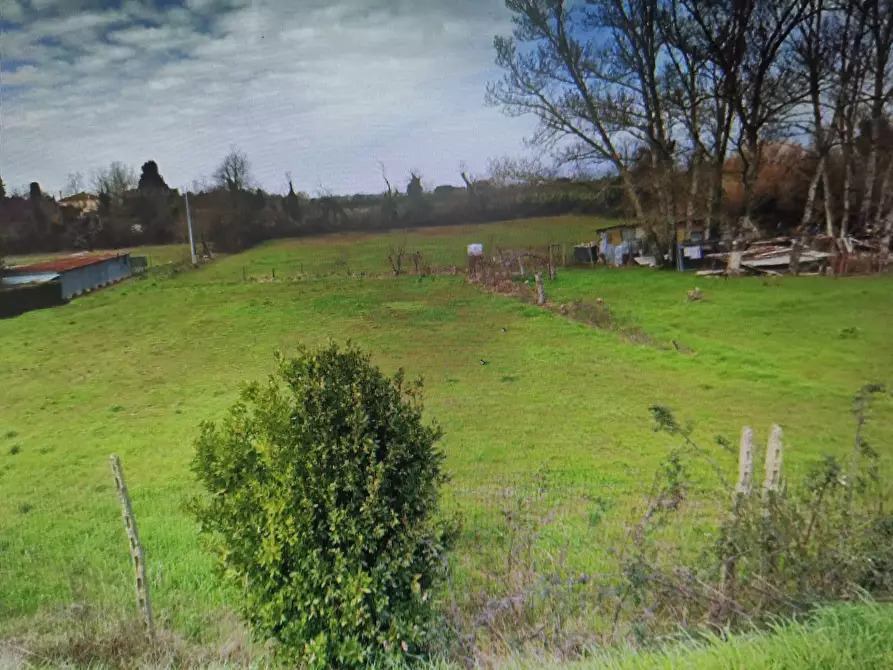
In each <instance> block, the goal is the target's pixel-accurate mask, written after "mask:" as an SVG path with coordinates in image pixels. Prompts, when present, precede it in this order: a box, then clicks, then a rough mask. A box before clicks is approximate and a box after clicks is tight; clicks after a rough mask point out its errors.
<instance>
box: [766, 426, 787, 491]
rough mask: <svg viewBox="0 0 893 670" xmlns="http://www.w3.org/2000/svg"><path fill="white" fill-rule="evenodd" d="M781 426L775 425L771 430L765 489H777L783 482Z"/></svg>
mask: <svg viewBox="0 0 893 670" xmlns="http://www.w3.org/2000/svg"><path fill="white" fill-rule="evenodd" d="M781 438H782V432H781V426H778V425H774V426H772V430H770V431H769V444H768V445H767V446H766V478H765V479H764V480H763V490H764V491H775V490H776V489H778V485H779V484H780V483H781V452H782V442H781Z"/></svg>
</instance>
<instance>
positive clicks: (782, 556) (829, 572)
mask: <svg viewBox="0 0 893 670" xmlns="http://www.w3.org/2000/svg"><path fill="white" fill-rule="evenodd" d="M883 393H885V390H884V387H883V386H881V385H877V384H869V385H866V386H864V387H863V388H862V389H861V390H860V391H859V393H858V394H856V396H855V398H854V402H853V411H854V414H855V417H856V425H857V429H856V438H855V443H854V445H853V447H852V450H851V454H850V457H849V459H848V462H847V460H845V459H841V458H839V457H837V456H834V455H826V456H824V457H823V458H822V459H821V460H819V461H818V462H817V463H815V464H814V465H813V466H812V468H811V469H810V470H809V472H808V473H807V474H806V476H805V477H804V478H803V479H802V481H800V482H796V483H792V484H787V483H782V485H781V486H780V487H778V488H777V489H769V490H763V491H759V490H758V491H754V493H753V494H751V495H744V494H740V493H738V494H735V495H734V496H733V497H732V501H731V503H730V505H729V509H728V512H727V513H726V514H725V515H724V517H725V518H724V520H723V521H722V522H721V523H720V525H719V528H718V532H717V534H716V539H715V542H714V543H713V545H712V546H711V547H710V549H709V551H708V552H707V553H706V555H705V556H704V560H703V562H702V563H700V564H693V565H692V567H691V568H683V569H680V568H679V567H678V566H665V565H661V564H660V562H659V561H653V562H652V563H651V564H650V565H649V566H648V572H649V573H650V576H649V578H648V579H647V580H642V584H632V586H631V587H630V588H631V589H635V590H640V591H646V590H649V589H648V588H646V586H645V585H647V586H648V587H649V588H650V586H651V585H652V584H655V583H656V584H659V585H660V587H661V588H660V589H659V591H661V590H662V591H663V603H662V605H661V606H662V607H664V608H666V609H667V610H669V611H676V610H677V609H678V607H679V606H680V603H681V602H683V601H687V600H688V599H689V598H693V594H694V596H696V598H697V600H699V601H700V603H707V604H708V607H707V608H706V609H705V611H704V613H705V614H707V615H709V619H710V622H711V623H712V624H714V625H719V626H725V625H727V624H729V623H739V624H740V623H741V622H742V621H744V620H753V621H758V620H765V619H767V618H772V617H775V616H778V615H791V614H797V613H801V612H804V611H808V610H809V609H810V608H812V607H814V606H816V605H818V604H821V603H823V602H828V601H833V600H849V599H856V598H858V597H860V595H861V594H863V593H868V594H870V595H872V596H875V597H888V596H889V595H890V594H893V514H891V513H890V512H889V511H888V510H889V505H888V499H889V496H890V488H889V485H887V484H886V483H885V482H884V481H883V478H882V477H881V474H880V473H881V468H880V464H879V455H878V453H877V452H876V451H875V450H874V449H873V448H872V447H871V446H870V445H869V444H868V443H867V441H866V440H865V437H864V435H863V428H864V426H865V424H866V421H867V416H868V411H869V409H870V402H871V400H872V398H873V397H874V396H877V395H880V394H883ZM651 410H652V414H653V416H654V419H655V424H656V429H657V430H660V431H664V432H667V433H670V434H673V435H677V436H681V437H682V438H683V440H684V441H685V443H686V444H687V445H688V446H690V447H692V448H693V449H694V450H695V451H696V452H697V453H698V454H699V455H701V456H705V455H706V452H705V451H703V450H700V449H699V448H698V447H697V445H696V444H694V442H693V441H692V439H691V430H690V428H688V427H683V426H681V425H680V424H679V422H678V421H677V419H676V418H675V416H674V415H673V413H672V412H671V411H670V410H668V409H667V408H665V407H661V406H655V407H652V408H651ZM724 442H727V441H724ZM754 460H755V462H759V461H758V460H757V459H756V458H755V459H754ZM711 465H714V467H715V464H714V463H713V462H712V461H711ZM720 476H721V474H720ZM665 480H666V481H667V482H674V481H675V480H674V478H671V477H665ZM723 483H725V482H723ZM676 487H677V484H670V483H668V484H665V485H664V486H663V488H662V490H663V491H665V492H666V493H665V494H664V495H666V496H667V497H673V496H674V493H673V492H674V490H675V489H676ZM726 488H728V486H726ZM680 572H682V573H683V574H685V575H686V579H688V580H689V581H690V582H693V583H694V584H697V585H699V587H703V586H704V585H710V586H707V587H706V588H704V589H703V590H702V589H701V588H695V587H693V586H692V584H691V583H685V584H684V586H685V588H682V587H681V586H679V585H678V584H676V582H675V581H674V579H673V577H670V575H674V576H676V575H679V574H680ZM667 584H674V585H676V586H675V587H674V589H673V590H670V591H667V590H666V589H665V588H664V587H665V586H666V585H667ZM649 594H650V595H652V596H653V598H652V602H654V601H655V600H657V601H660V600H661V598H660V597H654V593H653V592H651V591H649ZM658 596H659V594H658ZM685 606H686V607H687V608H689V609H688V616H689V617H692V618H693V615H694V612H695V608H696V607H697V606H698V603H697V602H691V603H688V602H686V604H685ZM708 610H709V611H708Z"/></svg>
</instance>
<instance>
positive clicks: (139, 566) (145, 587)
mask: <svg viewBox="0 0 893 670" xmlns="http://www.w3.org/2000/svg"><path fill="white" fill-rule="evenodd" d="M109 461H110V463H111V466H112V474H113V475H114V477H115V489H116V490H117V491H118V500H119V502H120V503H121V515H122V516H123V517H124V530H125V531H126V532H127V539H128V542H129V543H130V557H131V558H132V559H133V570H134V572H135V573H136V604H137V607H139V609H140V613H141V614H142V615H143V621H144V623H145V626H146V632H147V633H148V634H149V635H152V634H153V633H154V627H153V624H152V605H151V604H150V603H149V582H148V580H147V579H146V557H145V555H144V554H143V545H142V544H141V543H140V536H139V533H138V532H137V530H136V518H135V517H134V516H133V506H132V505H131V503H130V494H129V493H128V492H127V483H126V482H125V481H124V469H123V468H122V467H121V459H120V458H118V457H117V456H115V455H114V454H112V455H111V456H110V457H109Z"/></svg>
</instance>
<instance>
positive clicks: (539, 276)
mask: <svg viewBox="0 0 893 670" xmlns="http://www.w3.org/2000/svg"><path fill="white" fill-rule="evenodd" d="M536 304H537V305H545V304H546V291H545V289H543V273H542V272H537V273H536Z"/></svg>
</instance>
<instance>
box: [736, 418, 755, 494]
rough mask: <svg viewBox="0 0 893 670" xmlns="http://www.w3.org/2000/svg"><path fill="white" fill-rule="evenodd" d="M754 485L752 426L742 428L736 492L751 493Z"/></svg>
mask: <svg viewBox="0 0 893 670" xmlns="http://www.w3.org/2000/svg"><path fill="white" fill-rule="evenodd" d="M752 485H753V430H752V429H751V428H750V426H744V428H742V429H741V446H740V448H739V450H738V486H737V487H735V492H736V493H740V494H742V495H745V496H749V495H750V491H751V487H752Z"/></svg>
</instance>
